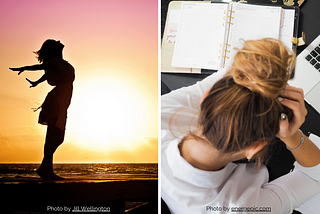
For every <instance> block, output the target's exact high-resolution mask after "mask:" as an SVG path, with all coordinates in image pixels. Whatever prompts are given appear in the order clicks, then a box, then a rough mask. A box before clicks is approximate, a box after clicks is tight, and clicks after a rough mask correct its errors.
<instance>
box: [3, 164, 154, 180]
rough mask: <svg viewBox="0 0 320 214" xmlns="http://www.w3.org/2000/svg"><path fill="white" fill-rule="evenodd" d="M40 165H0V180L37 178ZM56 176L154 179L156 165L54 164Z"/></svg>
mask: <svg viewBox="0 0 320 214" xmlns="http://www.w3.org/2000/svg"><path fill="white" fill-rule="evenodd" d="M39 166H40V164H0V178H4V177H6V178H15V177H37V176H38V175H37V173H36V170H37V169H38V167H39ZM53 168H54V171H55V173H56V174H58V175H71V176H77V175H95V174H100V175H103V174H111V175H114V176H116V175H123V174H126V175H132V176H134V175H144V176H146V177H148V175H150V177H154V176H155V175H157V174H158V164H157V163H133V164H132V163H83V164H54V165H53Z"/></svg>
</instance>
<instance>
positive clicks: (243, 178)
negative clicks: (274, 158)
mask: <svg viewBox="0 0 320 214" xmlns="http://www.w3.org/2000/svg"><path fill="white" fill-rule="evenodd" d="M294 59H295V56H294V54H290V53H288V51H287V50H286V48H285V47H284V45H283V44H282V43H281V42H280V41H278V40H274V39H262V40H257V41H246V42H244V44H243V48H242V49H240V50H238V53H237V54H236V56H235V58H234V63H233V65H232V67H230V68H225V69H221V70H219V71H218V72H217V73H215V74H213V75H211V76H209V77H207V78H206V79H204V80H203V81H201V82H198V83H197V84H195V85H193V86H190V87H186V88H181V89H179V90H176V91H173V92H171V93H169V94H166V95H164V96H162V102H161V106H162V110H161V117H162V120H161V123H162V124H161V127H162V136H161V147H162V148H161V153H162V156H161V157H162V168H161V172H162V174H161V188H162V190H161V196H162V198H163V200H164V201H165V203H166V204H167V206H168V207H169V209H170V211H171V212H172V213H183V214H187V213H197V214H198V213H263V212H266V213H277V214H279V213H291V212H292V211H293V209H294V208H297V207H299V206H300V205H301V204H302V203H303V202H305V201H306V200H308V199H310V198H311V197H313V196H315V195H316V194H318V193H320V183H319V181H320V164H319V163H320V150H319V149H318V147H317V146H316V145H315V144H314V143H313V142H312V141H311V140H310V139H308V137H306V136H305V135H304V134H303V133H302V132H301V131H300V130H299V127H300V126H301V124H302V123H303V122H304V120H305V116H306V114H307V111H306V108H305V106H304V96H303V91H302V90H301V89H298V88H295V87H292V86H289V85H287V81H288V79H289V77H290V75H291V72H292V69H293V67H294V63H295V60H294ZM276 137H278V138H280V139H281V140H282V141H283V142H284V143H285V145H286V147H287V149H288V151H291V153H292V155H293V156H294V158H295V159H296V161H297V163H296V164H295V169H294V170H293V172H292V173H289V174H286V175H284V176H281V177H279V178H278V179H276V180H273V181H271V182H269V181H268V180H269V174H268V170H267V167H266V166H265V162H266V160H267V159H268V157H267V154H268V153H267V151H268V150H269V147H270V145H271V144H273V143H274V142H275V139H276ZM315 138H316V137H315ZM278 143H280V142H278ZM243 159H246V160H248V161H244V162H243V163H241V162H240V163H239V162H236V161H239V160H243Z"/></svg>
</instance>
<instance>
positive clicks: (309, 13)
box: [161, 0, 320, 136]
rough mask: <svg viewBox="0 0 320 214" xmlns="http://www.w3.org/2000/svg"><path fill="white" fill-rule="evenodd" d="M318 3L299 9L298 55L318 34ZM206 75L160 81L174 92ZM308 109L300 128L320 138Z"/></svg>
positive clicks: (318, 121)
mask: <svg viewBox="0 0 320 214" xmlns="http://www.w3.org/2000/svg"><path fill="white" fill-rule="evenodd" d="M169 2H170V1H168V0H162V1H161V16H162V17H161V21H162V25H161V27H162V29H161V30H162V32H161V33H163V30H164V23H165V17H166V13H167V7H168V4H169ZM319 9H320V1H315V0H305V2H304V3H303V4H302V5H301V7H300V20H299V34H298V35H299V36H301V33H302V31H303V32H305V34H306V44H305V45H304V46H300V47H298V49H297V54H299V53H300V52H301V51H302V50H303V49H304V48H305V47H307V46H308V45H309V44H310V43H311V42H312V41H313V40H314V39H315V38H316V37H317V36H318V35H319V34H320V25H319V24H318V23H317V21H318V20H320V13H319ZM206 76H207V75H204V74H169V73H162V74H161V81H163V83H164V84H166V85H167V86H168V88H169V89H171V90H174V89H177V88H180V87H182V86H188V85H192V84H194V83H196V82H197V81H199V80H202V79H203V78H204V77H206ZM306 107H307V109H308V115H307V117H306V121H305V123H304V124H303V125H302V126H301V129H302V130H303V132H304V133H305V134H306V135H308V134H309V133H314V134H316V135H318V136H320V115H319V114H318V112H316V111H315V110H314V109H313V108H312V107H311V106H309V105H308V104H307V103H306Z"/></svg>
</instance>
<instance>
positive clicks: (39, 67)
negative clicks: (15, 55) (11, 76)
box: [9, 64, 44, 75]
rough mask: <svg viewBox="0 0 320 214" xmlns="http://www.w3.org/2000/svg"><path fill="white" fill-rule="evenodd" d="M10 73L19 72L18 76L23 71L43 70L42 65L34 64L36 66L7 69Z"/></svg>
mask: <svg viewBox="0 0 320 214" xmlns="http://www.w3.org/2000/svg"><path fill="white" fill-rule="evenodd" d="M9 69H10V70H12V71H19V73H18V75H20V74H21V73H22V72H24V71H26V70H27V71H37V70H44V65H43V64H36V65H30V66H23V67H18V68H9Z"/></svg>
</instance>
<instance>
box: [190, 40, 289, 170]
mask: <svg viewBox="0 0 320 214" xmlns="http://www.w3.org/2000/svg"><path fill="white" fill-rule="evenodd" d="M294 59H295V55H294V53H289V52H288V51H287V49H286V48H285V46H284V45H283V44H282V42H281V41H279V40H275V39H262V40H254V41H246V42H244V43H243V48H242V49H240V50H238V52H237V54H236V56H235V58H234V62H233V65H232V67H231V69H230V70H229V72H228V73H227V74H226V75H225V76H224V77H223V78H222V79H220V80H219V81H218V82H216V83H215V84H214V85H213V87H212V88H211V90H210V91H209V93H208V95H207V97H206V98H205V99H204V100H203V102H202V103H201V106H200V113H199V121H198V130H197V131H199V130H200V135H201V136H203V137H204V138H203V139H202V138H200V139H201V140H203V141H205V142H208V143H210V144H211V145H212V146H213V147H214V148H216V149H217V150H218V151H220V152H221V153H230V152H237V151H241V150H243V149H247V148H249V147H250V146H252V145H255V143H257V142H258V141H261V140H265V141H267V142H268V144H267V146H266V147H264V149H262V150H261V151H260V152H259V153H258V154H256V155H255V156H254V157H253V159H255V160H256V162H257V163H258V168H259V167H260V164H261V162H263V161H266V159H265V158H264V154H265V152H266V151H267V149H268V145H269V144H270V143H271V142H273V141H274V140H275V135H276V133H277V132H278V130H279V119H280V115H281V113H282V112H286V113H287V114H289V115H290V110H289V109H287V108H284V107H283V106H282V105H281V103H280V102H279V101H278V100H277V97H278V96H279V94H280V93H281V91H282V90H283V89H284V87H285V86H286V84H287V81H288V79H289V78H290V75H291V72H292V69H293V67H294V63H295V62H294V61H295V60H294ZM291 113H292V112H291ZM190 135H191V136H192V137H195V138H199V137H198V136H199V134H193V133H191V134H190ZM190 135H189V136H188V137H191V136H190Z"/></svg>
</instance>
